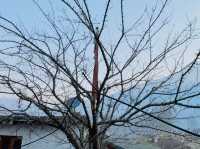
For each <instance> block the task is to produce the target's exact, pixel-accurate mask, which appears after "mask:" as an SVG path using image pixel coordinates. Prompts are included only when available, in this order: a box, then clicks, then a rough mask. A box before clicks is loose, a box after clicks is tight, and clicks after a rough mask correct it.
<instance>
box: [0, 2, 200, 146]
mask: <svg viewBox="0 0 200 149" xmlns="http://www.w3.org/2000/svg"><path fill="white" fill-rule="evenodd" d="M33 2H34V4H35V5H36V6H37V7H38V9H39V10H40V11H41V13H42V14H43V17H44V18H45V19H46V21H47V24H46V26H48V27H49V28H48V27H47V28H48V29H46V30H45V31H44V32H43V31H41V32H36V33H35V32H30V31H28V30H27V29H25V28H23V27H20V26H18V25H17V24H16V23H15V22H13V21H11V20H9V19H7V18H5V17H3V16H1V17H0V34H1V35H2V36H1V39H0V43H1V49H0V54H1V59H0V83H1V93H4V94H11V95H16V96H17V97H18V98H19V101H20V102H23V101H25V102H26V103H28V104H27V106H26V107H25V108H24V109H22V110H19V111H12V110H10V109H6V108H5V107H1V108H2V109H4V110H7V111H9V112H10V114H11V115H12V114H17V113H19V112H20V113H23V114H24V116H27V117H29V118H30V119H31V118H33V117H31V115H29V114H28V112H27V111H28V110H29V108H30V107H31V106H32V105H34V106H36V107H37V108H38V109H39V110H40V111H42V112H43V113H44V114H45V115H46V116H47V117H48V118H49V119H50V121H46V123H47V124H48V125H51V126H53V127H56V128H58V129H59V130H61V131H63V132H64V133H65V135H66V137H67V139H68V140H69V142H70V143H71V144H72V145H73V146H74V148H76V149H82V148H90V149H100V148H102V144H103V142H104V141H106V139H107V138H109V137H112V136H109V135H108V134H107V132H108V131H109V129H110V128H112V127H113V126H115V127H128V128H135V127H142V128H150V129H156V130H159V131H166V132H170V133H174V132H172V131H170V130H166V128H165V127H163V128H158V127H157V126H154V125H150V123H147V122H148V121H151V120H152V119H154V120H156V121H159V122H161V123H163V124H165V125H167V126H169V127H172V128H175V129H178V130H181V131H184V132H186V133H189V134H192V135H195V136H199V135H198V134H196V133H193V132H191V131H189V130H186V129H184V128H181V127H179V126H176V125H175V124H173V123H171V122H169V121H167V120H166V117H164V116H163V115H162V113H163V112H165V111H167V110H169V109H174V110H175V111H176V112H178V111H180V110H183V109H188V108H195V109H198V108H200V106H199V105H196V104H194V103H195V102H193V101H196V97H199V95H200V92H199V82H198V81H196V80H195V81H191V80H190V79H191V78H192V76H191V75H190V74H191V72H192V71H193V70H194V69H196V63H197V60H198V57H199V55H200V52H198V53H197V55H196V56H195V57H194V58H193V59H191V60H190V61H189V62H187V63H183V57H184V53H187V45H189V44H190V43H191V41H192V40H194V39H195V38H197V37H198V35H197V34H196V32H195V28H194V26H193V24H192V23H190V22H189V23H188V25H186V27H185V28H183V29H182V30H181V31H180V32H177V33H176V34H173V33H168V35H167V36H166V37H167V38H165V39H164V40H163V39H162V38H161V34H162V31H163V29H164V28H165V26H166V25H167V24H168V20H167V19H166V17H165V16H164V14H165V9H166V7H167V5H168V0H160V1H157V2H156V3H155V5H153V6H151V7H150V8H146V9H145V10H144V12H143V13H142V15H141V16H139V17H138V19H136V20H135V21H131V18H129V17H131V16H127V15H128V13H126V11H125V10H126V7H127V6H126V1H124V0H119V1H115V3H116V4H117V5H118V6H119V8H118V11H117V12H116V13H117V14H118V15H117V16H118V18H117V19H118V20H120V21H119V26H118V27H120V28H118V30H116V32H117V33H114V29H113V34H114V35H113V39H112V40H110V41H109V40H108V39H107V35H108V34H107V32H108V31H109V30H111V29H112V26H113V24H112V23H111V27H110V22H109V19H110V18H112V14H113V13H112V8H111V6H112V3H114V1H112V0H105V1H102V2H101V3H102V4H105V7H104V10H102V12H100V14H101V15H102V18H101V20H96V18H95V14H93V11H92V10H91V4H90V2H89V1H87V0H74V1H67V0H60V2H61V3H62V6H63V7H64V9H65V10H64V12H63V15H62V17H59V18H57V17H54V16H53V15H52V16H51V15H49V14H47V13H46V12H45V11H44V9H42V8H41V6H40V5H39V4H38V2H36V1H33ZM53 5H54V4H53V3H52V6H53ZM149 10H150V11H149ZM52 12H54V10H53V8H52ZM133 13H134V12H133ZM96 22H98V23H99V24H98V25H96ZM96 27H98V28H96ZM109 36H112V35H109ZM93 49H94V51H93ZM93 52H94V53H93ZM93 54H94V55H95V56H94V59H93ZM94 60H95V63H94ZM172 60H173V61H172ZM93 66H94V67H93ZM93 69H94V70H93ZM187 82H190V83H189V85H188V84H186V83H187ZM71 97H76V98H77V99H78V100H79V101H80V109H81V114H80V113H79V114H78V110H77V109H72V108H71V107H70V105H68V104H67V103H68V102H66V101H67V100H69V99H70V98H71ZM156 109H157V110H156ZM79 112H80V111H79ZM174 116H175V115H171V117H170V118H174ZM168 118H169V117H168ZM34 119H36V120H38V121H40V120H41V119H37V118H35V117H34ZM69 119H70V120H71V122H70V123H69V122H68V120H69Z"/></svg>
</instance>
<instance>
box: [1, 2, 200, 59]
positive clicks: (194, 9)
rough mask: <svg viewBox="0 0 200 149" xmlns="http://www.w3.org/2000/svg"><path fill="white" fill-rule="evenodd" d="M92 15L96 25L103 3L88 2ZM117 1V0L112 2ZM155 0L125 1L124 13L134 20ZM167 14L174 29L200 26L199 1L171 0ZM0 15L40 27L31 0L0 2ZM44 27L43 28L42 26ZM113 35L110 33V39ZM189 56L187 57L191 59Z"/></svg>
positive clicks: (48, 6) (113, 5) (46, 6)
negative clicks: (192, 23) (192, 25)
mask: <svg viewBox="0 0 200 149" xmlns="http://www.w3.org/2000/svg"><path fill="white" fill-rule="evenodd" d="M37 1H38V2H39V3H40V4H41V7H42V8H44V9H46V10H49V8H50V5H49V3H48V0H37ZM88 1H89V4H90V6H91V8H92V10H91V11H92V12H93V13H94V17H95V20H96V21H97V23H98V22H99V21H100V20H99V18H100V17H101V16H102V10H103V7H104V3H102V1H101V0H88ZM113 1H118V0H113ZM51 2H52V5H53V6H54V7H55V9H58V10H59V12H60V11H62V8H63V7H62V5H61V3H60V2H59V0H51ZM153 2H155V0H125V3H126V10H125V11H126V12H127V13H128V14H129V15H130V14H131V16H132V17H133V18H126V19H130V20H131V19H133V20H134V19H135V18H136V17H137V16H138V15H139V14H141V13H142V11H143V10H144V8H145V6H149V5H151V4H152V3H153ZM114 7H115V3H113V4H112V9H114V14H113V18H112V21H111V24H112V23H113V25H115V21H116V20H117V13H115V12H116V10H115V9H117V8H114ZM167 14H168V15H169V16H170V21H171V24H172V26H173V27H174V28H177V29H180V28H183V27H184V25H186V23H188V20H190V21H191V20H194V19H196V20H197V25H198V24H200V23H199V22H200V0H171V2H170V3H169V5H168V7H167ZM0 15H2V16H4V17H7V18H9V19H11V20H13V21H15V22H17V23H18V24H23V25H25V26H26V28H33V29H34V28H39V27H42V25H41V13H40V11H39V10H38V8H37V7H36V6H35V5H34V3H33V1H32V0H1V2H0ZM43 27H44V26H43ZM112 36H113V34H112V33H110V37H112ZM198 46H199V45H198V42H196V43H195V44H194V45H192V47H193V48H194V49H195V48H198ZM191 56H192V54H189V55H188V57H191Z"/></svg>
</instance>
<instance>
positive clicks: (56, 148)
mask: <svg viewBox="0 0 200 149" xmlns="http://www.w3.org/2000/svg"><path fill="white" fill-rule="evenodd" d="M54 130H55V129H54V128H51V127H48V126H35V125H34V126H31V125H0V135H10V136H22V149H72V146H71V145H70V144H68V143H67V140H66V136H65V135H64V134H63V133H62V132H61V131H56V132H55V133H53V134H51V135H49V136H48V137H45V138H44V139H41V140H39V141H37V142H35V143H32V144H30V145H27V146H24V147H23V145H24V144H27V143H29V142H31V141H34V140H36V139H38V138H40V137H42V136H45V135H46V134H49V133H50V132H53V131H54Z"/></svg>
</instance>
